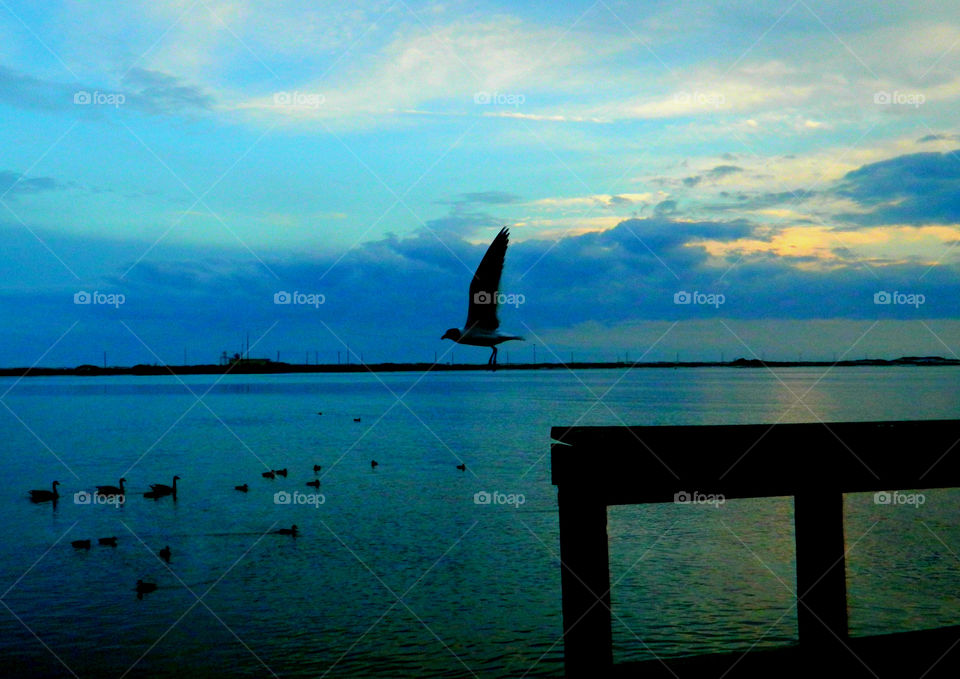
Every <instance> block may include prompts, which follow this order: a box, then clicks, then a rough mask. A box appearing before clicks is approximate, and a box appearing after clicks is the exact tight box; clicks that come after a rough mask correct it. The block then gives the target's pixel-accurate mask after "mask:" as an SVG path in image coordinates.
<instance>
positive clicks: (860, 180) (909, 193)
mask: <svg viewBox="0 0 960 679" xmlns="http://www.w3.org/2000/svg"><path fill="white" fill-rule="evenodd" d="M834 192H835V193H836V194H837V195H840V196H843V197H846V198H850V199H852V200H854V201H855V202H857V203H858V204H860V205H861V206H863V207H864V208H868V209H869V211H868V212H866V213H865V214H861V213H850V214H842V215H838V218H839V219H841V220H844V221H849V222H852V223H855V224H859V225H870V226H873V225H880V224H931V223H957V222H960V154H958V152H957V151H948V152H946V153H936V152H933V153H912V154H908V155H903V156H897V157H895V158H890V159H888V160H883V161H880V162H877V163H871V164H869V165H864V166H863V167H861V168H859V169H856V170H853V171H851V172H848V173H847V174H846V175H845V176H844V177H843V179H841V180H840V182H839V183H838V184H837V186H836V187H835V188H834Z"/></svg>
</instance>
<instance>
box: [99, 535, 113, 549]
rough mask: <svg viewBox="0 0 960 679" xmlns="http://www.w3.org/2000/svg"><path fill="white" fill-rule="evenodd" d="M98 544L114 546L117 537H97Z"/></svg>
mask: <svg viewBox="0 0 960 679" xmlns="http://www.w3.org/2000/svg"><path fill="white" fill-rule="evenodd" d="M97 544H98V545H106V546H107V547H116V546H117V538H115V537H113V538H97Z"/></svg>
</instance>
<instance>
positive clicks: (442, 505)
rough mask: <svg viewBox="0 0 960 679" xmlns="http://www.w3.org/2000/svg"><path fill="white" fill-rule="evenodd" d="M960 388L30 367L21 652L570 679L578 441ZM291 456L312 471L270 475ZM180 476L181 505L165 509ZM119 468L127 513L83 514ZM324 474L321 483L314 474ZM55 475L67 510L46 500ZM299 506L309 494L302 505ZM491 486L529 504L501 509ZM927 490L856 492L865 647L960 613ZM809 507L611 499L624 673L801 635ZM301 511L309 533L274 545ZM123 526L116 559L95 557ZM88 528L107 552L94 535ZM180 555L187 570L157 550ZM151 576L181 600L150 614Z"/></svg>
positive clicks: (914, 376) (761, 373)
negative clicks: (798, 528) (562, 428)
mask: <svg viewBox="0 0 960 679" xmlns="http://www.w3.org/2000/svg"><path fill="white" fill-rule="evenodd" d="M958 378H960V371H958V370H957V369H954V368H912V367H903V368H842V369H841V368H837V369H834V370H832V371H829V372H827V374H826V375H825V376H824V369H821V368H790V369H780V370H777V371H776V373H775V374H774V373H772V372H770V371H767V370H745V369H740V370H738V369H722V368H705V369H679V370H669V369H637V370H633V371H622V370H620V371H615V370H610V371H607V370H596V371H582V372H578V373H575V374H574V373H570V372H566V371H560V370H550V371H547V370H542V371H500V372H497V373H487V372H456V373H449V372H446V373H429V374H426V375H423V374H413V373H392V374H379V375H372V374H329V375H266V376H250V375H228V376H226V377H223V378H222V379H218V378H217V377H216V376H185V377H182V378H180V379H178V378H175V377H98V378H28V379H24V380H20V381H17V380H14V379H3V380H0V394H3V393H4V392H6V395H5V396H3V398H2V400H0V403H2V405H3V406H5V407H0V427H2V428H0V432H2V435H3V441H2V447H0V462H2V467H3V469H4V470H5V474H4V484H3V487H4V490H3V492H2V493H0V511H2V515H3V517H4V521H3V527H2V531H3V539H2V541H0V592H2V595H0V604H2V606H0V657H2V658H3V662H4V665H5V668H4V669H5V671H7V672H10V673H12V675H16V676H18V677H41V676H42V677H47V676H50V677H54V676H74V675H76V676H80V677H86V676H97V677H100V676H117V677H119V676H140V675H145V676H197V677H203V676H218V675H223V674H224V673H229V674H231V675H233V676H240V677H246V676H251V677H254V676H257V677H260V676H273V675H277V676H293V677H297V676H303V677H318V676H329V677H358V676H364V677H367V676H372V677H377V676H383V677H395V676H449V677H459V676H474V675H475V676H484V677H485V676H523V675H525V674H526V675H527V676H541V675H544V676H558V675H560V674H561V673H562V657H563V655H562V654H563V645H562V642H561V641H560V635H561V631H562V619H561V615H560V606H561V603H560V567H559V564H558V561H557V557H558V554H559V541H558V528H557V501H556V489H555V488H554V487H553V486H552V485H551V484H550V469H549V464H550V457H549V432H550V427H551V426H554V425H570V424H581V425H594V424H604V425H623V424H630V425H649V424H737V423H744V424H745V423H762V422H778V421H779V422H809V421H816V420H817V419H821V420H826V421H831V420H833V421H839V420H878V419H935V418H936V419H939V418H960V398H958V396H960V393H958V392H960V388H958V387H960V379H958ZM181 380H182V382H181ZM318 411H322V413H323V414H322V415H318V414H317V413H318ZM354 418H360V420H361V421H360V422H355V421H354ZM374 459H375V460H377V461H378V462H379V465H378V466H377V468H376V469H372V468H371V464H370V462H371V460H374ZM461 462H463V463H465V464H466V465H467V470H466V471H460V470H458V469H457V467H456V465H458V464H460V463H461ZM314 464H321V465H323V470H322V472H321V473H320V474H319V475H318V476H315V475H314V472H313V465H314ZM284 467H286V468H287V469H288V470H289V476H288V477H287V478H286V479H284V478H277V479H274V480H269V479H264V478H262V476H261V472H263V471H265V470H267V469H279V468H284ZM174 474H178V475H180V477H181V481H180V482H179V493H178V496H177V501H176V502H173V501H172V498H169V497H168V498H162V499H160V500H157V501H153V500H148V499H145V498H144V497H143V496H142V493H143V492H144V491H146V490H149V484H151V483H166V484H169V483H170V479H171V478H172V476H173V475H174ZM120 476H125V477H126V479H127V493H128V494H127V497H126V502H125V503H124V504H123V505H122V506H119V507H118V506H112V505H98V504H78V503H76V502H75V501H74V493H76V492H78V491H83V490H87V491H92V490H93V489H94V487H95V486H96V485H103V484H111V485H115V484H116V483H117V481H118V480H119V478H120ZM314 478H320V479H321V484H320V487H319V489H314V488H312V487H308V486H306V485H305V484H306V482H307V481H309V480H311V479H314ZM54 479H57V480H59V481H60V482H61V484H62V485H61V486H60V491H61V495H62V497H61V500H60V501H59V502H58V503H57V505H56V506H53V505H52V504H49V503H47V504H39V505H34V504H31V503H30V502H29V501H28V500H27V499H26V491H27V490H28V489H31V488H49V485H50V482H51V481H52V480H54ZM242 483H247V484H249V492H248V493H241V492H238V491H235V490H234V486H235V485H238V484H242ZM903 490H908V489H903ZM283 491H285V492H287V493H290V496H289V497H290V499H291V502H290V503H287V504H284V503H277V502H276V501H275V499H276V496H275V494H276V493H278V492H283ZM294 491H296V493H298V494H297V495H294ZM482 491H487V492H493V491H498V492H499V493H502V494H505V495H509V494H514V495H517V496H519V495H522V496H523V503H522V504H518V503H515V505H509V504H505V505H496V504H489V505H482V504H477V503H476V502H475V501H474V497H475V494H476V493H478V492H482ZM320 495H322V500H323V502H322V504H321V502H320V500H321V497H320ZM284 497H286V496H279V499H281V500H282V499H284ZM515 499H516V500H517V501H518V502H519V497H517V498H515ZM924 500H925V501H924V503H923V505H921V506H919V507H915V506H910V507H904V506H899V507H892V506H884V505H876V504H874V502H873V498H872V496H864V495H851V496H848V497H847V500H846V505H847V507H846V512H847V526H846V530H847V544H848V548H851V551H850V555H849V557H848V579H849V580H848V582H849V585H848V588H849V600H850V609H851V610H850V621H851V629H852V633H854V634H875V633H878V632H885V631H895V630H904V629H918V628H924V627H935V626H939V625H945V624H958V623H960V599H958V596H957V593H958V592H960V561H958V554H960V525H958V523H960V522H958V521H957V517H958V507H960V494H958V492H957V491H954V490H947V491H928V492H926V493H924ZM792 512H793V509H792V502H791V500H790V499H789V498H774V499H764V500H741V501H729V502H726V503H725V504H724V505H722V506H719V507H710V506H696V507H693V506H683V505H672V504H671V505H654V506H643V507H618V508H613V509H611V510H610V522H609V524H610V525H609V532H610V538H611V570H612V581H613V582H615V583H616V584H615V585H614V587H613V591H612V598H613V612H614V639H615V655H616V658H617V659H621V660H622V659H644V658H653V657H655V656H659V657H669V656H677V655H686V654H691V653H700V652H709V651H722V650H734V649H747V648H750V647H754V646H756V647H765V646H775V645H779V644H785V643H791V642H792V641H795V640H796V610H795V608H794V598H793V594H792V590H793V588H794V587H795V576H794V563H793V533H792ZM292 524H296V525H297V526H298V527H299V530H300V535H299V536H298V537H296V538H292V537H289V536H285V535H277V534H273V533H271V532H270V531H273V530H277V529H278V528H281V527H289V526H290V525H292ZM106 536H116V537H117V538H118V545H117V547H115V548H114V547H107V546H98V545H97V544H96V539H97V538H98V537H106ZM87 538H91V539H92V540H93V543H94V544H93V546H92V548H91V549H90V550H89V551H88V550H76V549H74V548H73V547H71V545H70V542H71V541H72V540H77V539H87ZM165 545H169V546H170V548H171V551H172V558H171V561H170V564H169V568H168V567H167V566H166V565H165V564H164V563H163V562H161V561H160V560H159V559H158V558H157V557H156V556H155V555H156V552H157V551H158V550H159V549H161V548H162V547H164V546H165ZM138 579H143V580H144V581H148V582H155V583H157V584H158V585H159V589H158V590H157V591H155V592H153V593H150V594H147V595H146V596H145V597H144V598H143V599H142V600H138V599H137V597H136V595H135V593H134V591H133V590H134V585H135V583H136V581H137V580H138Z"/></svg>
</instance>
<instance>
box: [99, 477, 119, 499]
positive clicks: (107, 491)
mask: <svg viewBox="0 0 960 679" xmlns="http://www.w3.org/2000/svg"><path fill="white" fill-rule="evenodd" d="M124 481H126V479H120V486H119V487H117V486H97V495H124V494H125V493H124V490H123V482H124Z"/></svg>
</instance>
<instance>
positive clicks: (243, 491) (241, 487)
mask: <svg viewBox="0 0 960 679" xmlns="http://www.w3.org/2000/svg"><path fill="white" fill-rule="evenodd" d="M233 489H234V490H239V491H240V492H241V493H246V492H247V491H248V490H250V488H249V487H248V486H247V484H243V485H242V486H234V487H233Z"/></svg>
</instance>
